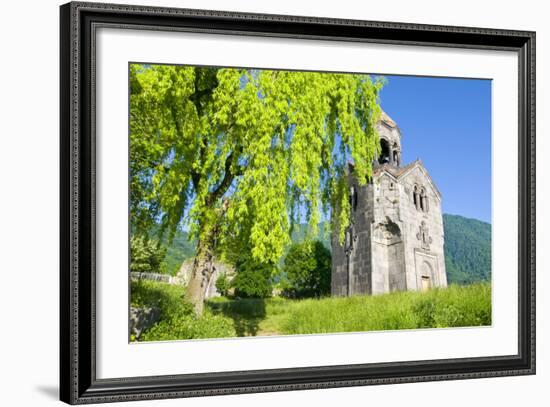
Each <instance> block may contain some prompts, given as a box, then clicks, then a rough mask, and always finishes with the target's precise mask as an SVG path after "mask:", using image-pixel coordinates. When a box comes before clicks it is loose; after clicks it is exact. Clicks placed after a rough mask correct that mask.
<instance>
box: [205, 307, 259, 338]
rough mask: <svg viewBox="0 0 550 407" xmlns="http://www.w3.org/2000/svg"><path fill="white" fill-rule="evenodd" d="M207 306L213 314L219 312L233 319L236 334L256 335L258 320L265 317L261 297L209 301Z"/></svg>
mask: <svg viewBox="0 0 550 407" xmlns="http://www.w3.org/2000/svg"><path fill="white" fill-rule="evenodd" d="M208 306H209V307H210V309H211V310H212V312H213V313H214V314H221V315H224V316H226V317H228V318H231V319H232V320H233V325H234V327H235V331H236V333H237V336H256V335H258V331H259V328H260V322H261V321H262V320H264V319H265V317H266V303H265V299H263V298H240V299H235V300H228V301H225V302H218V301H209V302H208Z"/></svg>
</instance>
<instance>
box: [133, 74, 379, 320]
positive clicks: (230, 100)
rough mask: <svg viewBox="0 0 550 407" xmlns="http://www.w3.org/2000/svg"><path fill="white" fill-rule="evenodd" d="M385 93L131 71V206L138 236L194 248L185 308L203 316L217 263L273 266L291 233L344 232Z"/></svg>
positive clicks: (266, 78)
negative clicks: (351, 182)
mask: <svg viewBox="0 0 550 407" xmlns="http://www.w3.org/2000/svg"><path fill="white" fill-rule="evenodd" d="M381 86H382V82H381V81H380V80H378V79H371V77H369V76H368V75H351V74H335V73H317V72H290V71H272V70H254V69H234V68H228V69H223V68H204V67H189V66H160V65H138V64H132V65H131V66H130V177H131V180H130V182H131V186H130V201H131V202H130V206H131V219H132V224H133V227H134V229H135V230H136V233H148V231H151V230H155V231H159V232H160V233H161V234H166V235H167V236H168V237H170V236H172V237H173V236H174V233H175V232H176V230H177V228H178V227H182V225H186V227H187V228H189V230H190V231H191V233H192V235H193V236H194V237H195V238H196V239H197V242H198V243H197V249H196V256H195V260H194V264H193V270H192V276H191V280H190V282H189V284H188V287H187V297H188V299H189V300H190V301H191V302H192V303H193V304H194V305H195V310H196V311H197V313H199V314H200V313H201V312H202V307H203V302H204V296H205V289H206V285H207V282H208V280H209V279H210V277H211V273H212V258H213V256H214V255H216V256H218V255H219V256H222V257H223V256H225V257H226V258H231V257H232V256H233V257H234V258H235V257H238V256H240V255H243V254H244V252H246V253H247V255H250V256H251V257H252V258H253V259H254V260H255V261H257V262H258V263H260V264H261V263H275V262H277V261H278V260H279V258H280V257H281V255H282V253H283V249H284V247H285V245H286V244H287V243H288V242H289V239H290V231H291V228H292V225H293V224H294V223H295V222H302V221H304V220H307V222H308V224H309V231H310V233H311V234H312V235H315V234H316V233H317V230H316V228H317V225H318V223H319V221H320V220H321V217H322V216H325V214H328V215H330V216H331V217H332V223H333V224H335V225H337V226H338V227H337V230H338V231H339V237H340V239H341V240H343V238H344V230H345V228H346V227H347V226H348V224H349V222H350V213H349V209H350V203H349V199H348V185H347V182H346V177H345V173H346V168H347V165H348V163H349V162H350V161H352V162H353V164H354V175H355V177H356V178H357V179H358V181H359V182H360V183H365V182H367V180H368V178H369V177H370V176H371V172H372V166H371V163H372V161H373V159H374V157H375V155H376V154H377V151H378V149H379V140H378V136H377V133H376V130H375V123H376V121H377V120H378V117H379V115H380V107H379V100H378V94H379V91H380V88H381Z"/></svg>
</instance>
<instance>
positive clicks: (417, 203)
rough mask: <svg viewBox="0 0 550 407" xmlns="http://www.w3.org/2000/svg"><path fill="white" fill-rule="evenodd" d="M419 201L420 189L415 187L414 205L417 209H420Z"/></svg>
mask: <svg viewBox="0 0 550 407" xmlns="http://www.w3.org/2000/svg"><path fill="white" fill-rule="evenodd" d="M418 199H419V196H418V187H417V186H416V185H415V186H414V189H413V203H414V206H415V207H416V209H418V205H419V202H418Z"/></svg>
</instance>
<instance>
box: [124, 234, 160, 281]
mask: <svg viewBox="0 0 550 407" xmlns="http://www.w3.org/2000/svg"><path fill="white" fill-rule="evenodd" d="M164 256H166V248H165V247H163V246H162V245H161V244H160V242H158V241H155V240H152V239H147V238H145V237H143V236H132V239H131V240H130V271H135V272H138V273H144V272H146V273H163V272H165V267H161V264H162V265H164V264H163V260H164Z"/></svg>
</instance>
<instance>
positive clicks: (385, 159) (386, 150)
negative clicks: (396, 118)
mask: <svg viewBox="0 0 550 407" xmlns="http://www.w3.org/2000/svg"><path fill="white" fill-rule="evenodd" d="M380 147H381V151H380V157H379V158H378V163H379V164H387V163H389V162H390V143H388V140H386V139H384V138H383V139H381V140H380Z"/></svg>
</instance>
